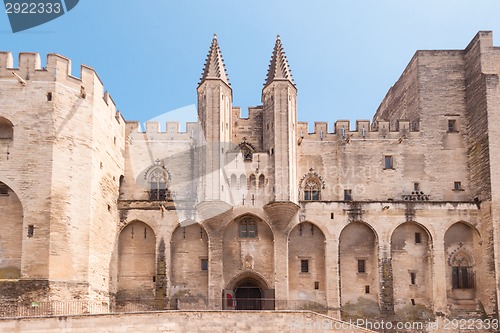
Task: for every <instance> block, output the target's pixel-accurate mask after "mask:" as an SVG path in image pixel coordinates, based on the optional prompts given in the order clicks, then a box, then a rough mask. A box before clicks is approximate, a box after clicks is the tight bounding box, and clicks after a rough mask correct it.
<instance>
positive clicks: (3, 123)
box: [0, 116, 14, 140]
mask: <svg viewBox="0 0 500 333" xmlns="http://www.w3.org/2000/svg"><path fill="white" fill-rule="evenodd" d="M12 139H14V125H13V124H12V122H11V121H10V120H9V119H7V118H5V117H2V116H0V140H12Z"/></svg>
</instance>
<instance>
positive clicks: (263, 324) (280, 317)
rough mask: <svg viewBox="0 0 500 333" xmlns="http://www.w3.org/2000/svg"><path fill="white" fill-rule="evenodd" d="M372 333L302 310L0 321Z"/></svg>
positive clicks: (64, 327) (117, 328)
mask: <svg viewBox="0 0 500 333" xmlns="http://www.w3.org/2000/svg"><path fill="white" fill-rule="evenodd" d="M318 329H321V330H323V329H325V330H328V332H334V333H336V332H338V333H340V332H347V331H348V332H353V333H357V332H360V333H361V332H366V333H369V332H373V331H369V330H366V329H362V328H359V327H356V326H355V325H351V326H350V325H349V323H343V322H340V321H336V320H334V319H331V318H329V317H326V316H322V315H320V314H317V313H314V312H309V311H303V312H288V311H259V312H247V311H236V312H235V311H223V312H221V311H196V312H189V311H175V312H157V313H143V314H140V313H138V314H123V315H93V316H69V317H52V318H28V319H17V320H16V319H15V320H2V319H0V330H1V331H4V332H10V333H20V332H27V331H36V332H38V333H57V332H61V333H62V332H65V333H66V332H71V333H80V332H81V333H83V332H85V333H86V332H89V330H90V331H92V332H95V333H105V332H111V331H112V332H130V333H132V332H134V333H136V332H144V333H146V332H235V333H239V332H257V333H259V332H261V333H264V332H269V333H274V332H289V331H292V330H293V332H311V331H314V330H318Z"/></svg>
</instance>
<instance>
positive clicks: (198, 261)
mask: <svg viewBox="0 0 500 333" xmlns="http://www.w3.org/2000/svg"><path fill="white" fill-rule="evenodd" d="M170 251H171V260H172V264H171V273H170V276H171V286H170V299H171V300H172V301H175V300H176V299H178V300H179V301H180V304H181V306H182V309H187V308H189V307H192V308H196V307H198V308H200V306H203V305H205V301H206V300H207V298H208V272H209V269H210V267H209V262H208V235H207V233H206V231H205V229H204V228H203V227H202V226H201V225H200V224H197V223H196V224H191V225H188V226H186V227H181V226H178V227H177V228H176V229H175V231H174V233H173V234H172V239H171V242H170Z"/></svg>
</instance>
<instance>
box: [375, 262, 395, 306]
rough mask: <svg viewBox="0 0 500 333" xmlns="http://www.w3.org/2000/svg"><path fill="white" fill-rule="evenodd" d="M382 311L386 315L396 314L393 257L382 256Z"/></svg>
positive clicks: (380, 266) (380, 264)
mask: <svg viewBox="0 0 500 333" xmlns="http://www.w3.org/2000/svg"><path fill="white" fill-rule="evenodd" d="M378 262H379V269H380V275H379V276H380V312H381V313H382V315H384V316H390V315H393V314H394V283H393V277H392V258H391V257H386V258H382V257H381V258H380V259H379V261H378Z"/></svg>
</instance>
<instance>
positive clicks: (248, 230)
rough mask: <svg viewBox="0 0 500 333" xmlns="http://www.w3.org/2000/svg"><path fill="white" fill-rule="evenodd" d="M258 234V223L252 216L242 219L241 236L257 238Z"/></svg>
mask: <svg viewBox="0 0 500 333" xmlns="http://www.w3.org/2000/svg"><path fill="white" fill-rule="evenodd" d="M256 236H257V225H256V223H255V221H254V220H253V219H252V218H245V219H243V220H241V221H240V238H255V237H256Z"/></svg>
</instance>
